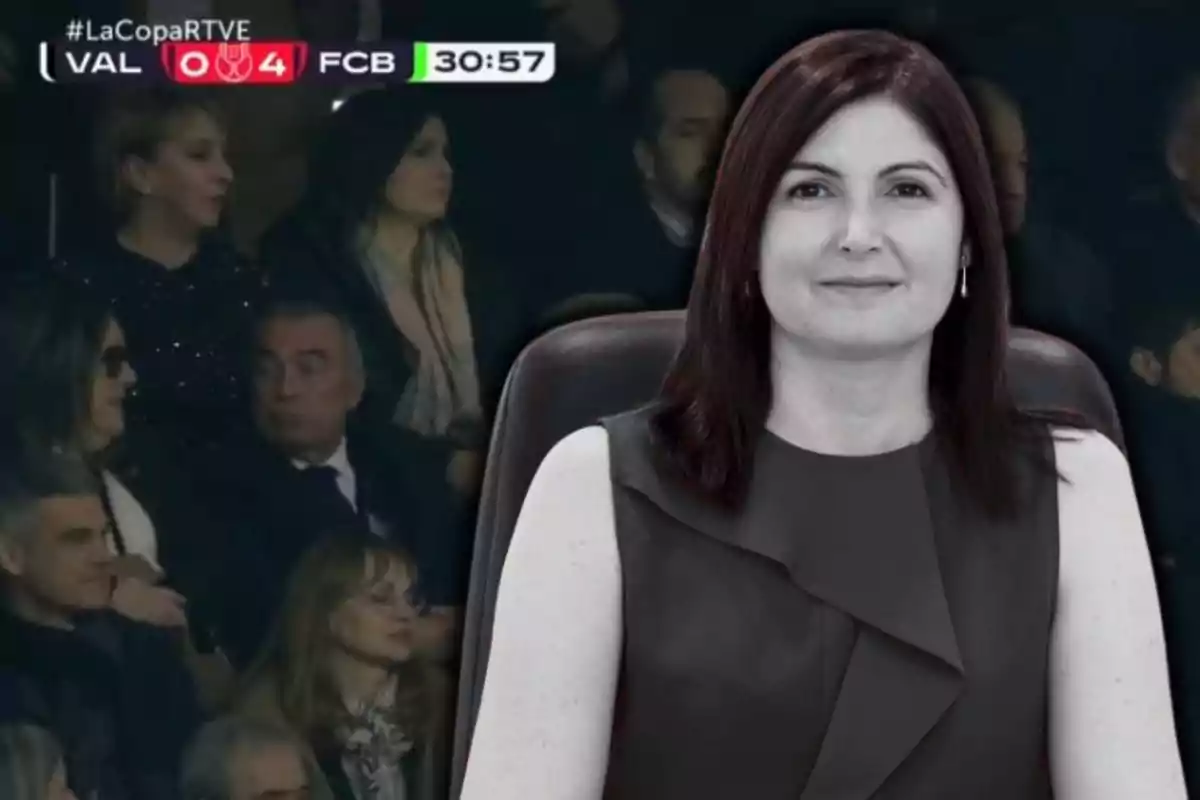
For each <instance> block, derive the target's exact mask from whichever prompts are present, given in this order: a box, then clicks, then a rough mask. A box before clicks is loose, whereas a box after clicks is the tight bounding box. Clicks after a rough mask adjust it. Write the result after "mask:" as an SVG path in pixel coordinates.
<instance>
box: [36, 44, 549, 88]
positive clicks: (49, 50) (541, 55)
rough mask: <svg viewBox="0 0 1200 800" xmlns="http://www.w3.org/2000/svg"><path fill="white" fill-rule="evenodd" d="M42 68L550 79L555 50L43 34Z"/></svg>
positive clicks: (89, 74)
mask: <svg viewBox="0 0 1200 800" xmlns="http://www.w3.org/2000/svg"><path fill="white" fill-rule="evenodd" d="M38 68H39V72H40V74H41V76H42V79H43V80H45V81H48V82H50V83H126V84H131V83H137V82H145V83H163V82H170V83H177V84H185V85H210V86H211V85H248V86H253V85H280V84H289V83H297V82H303V83H327V84H335V85H342V86H344V85H353V84H355V83H369V84H379V83H545V82H546V81H548V80H550V78H552V77H553V76H554V69H555V52H554V45H553V44H551V43H548V42H526V43H521V42H459V43H439V42H396V43H378V44H369V45H368V44H363V43H361V42H355V43H351V44H348V45H346V46H344V47H341V46H329V45H321V46H319V47H318V46H315V45H310V44H308V43H305V42H295V41H280V42H253V41H252V42H164V43H162V44H159V45H153V44H148V43H106V44H103V45H100V44H95V43H74V42H66V43H64V42H42V43H41V45H40V50H39V64H38Z"/></svg>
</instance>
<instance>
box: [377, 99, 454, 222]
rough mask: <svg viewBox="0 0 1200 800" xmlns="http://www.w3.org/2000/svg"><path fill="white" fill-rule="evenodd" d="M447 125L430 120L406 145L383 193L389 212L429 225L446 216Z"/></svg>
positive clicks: (449, 174)
mask: <svg viewBox="0 0 1200 800" xmlns="http://www.w3.org/2000/svg"><path fill="white" fill-rule="evenodd" d="M449 147H450V140H449V137H448V135H447V133H446V125H445V123H444V122H442V120H441V119H440V118H438V117H430V118H429V119H428V120H426V121H425V124H424V125H423V126H422V127H421V129H420V130H419V131H417V135H416V136H414V137H413V140H412V142H410V143H409V145H408V149H407V150H405V151H404V156H403V157H402V158H401V159H400V163H399V164H397V165H396V168H395V169H394V170H392V174H391V175H390V176H389V177H388V180H387V185H386V187H385V189H384V193H385V197H386V200H387V205H388V207H389V208H390V210H391V211H393V212H395V213H397V214H400V215H402V216H405V217H408V218H411V219H413V220H414V221H416V222H418V223H419V224H428V223H430V222H434V221H436V220H439V219H441V218H442V217H444V216H445V215H446V206H447V205H448V204H449V202H450V191H451V189H452V188H453V178H454V170H453V169H452V168H451V166H450V160H449V157H450V154H449Z"/></svg>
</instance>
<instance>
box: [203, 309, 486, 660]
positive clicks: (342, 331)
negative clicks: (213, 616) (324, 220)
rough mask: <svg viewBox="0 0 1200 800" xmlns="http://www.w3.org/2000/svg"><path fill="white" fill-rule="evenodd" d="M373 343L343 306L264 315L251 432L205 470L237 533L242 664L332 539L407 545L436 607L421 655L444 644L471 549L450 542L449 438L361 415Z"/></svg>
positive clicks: (233, 555)
mask: <svg viewBox="0 0 1200 800" xmlns="http://www.w3.org/2000/svg"><path fill="white" fill-rule="evenodd" d="M366 345H367V343H360V341H359V339H358V336H357V335H356V332H355V330H354V327H353V326H352V325H351V323H350V321H349V317H348V316H347V315H346V313H345V312H344V310H343V309H342V308H340V307H338V306H336V305H331V304H329V303H328V302H326V301H324V300H322V299H320V298H314V297H311V296H308V295H306V294H304V293H296V294H292V293H288V294H280V293H272V294H271V295H269V296H268V297H267V298H265V300H264V302H263V305H262V307H261V309H259V313H258V325H257V326H256V329H255V337H254V341H253V351H252V352H251V353H250V355H251V359H250V361H251V366H252V370H253V376H252V380H251V381H250V385H251V387H252V391H251V396H250V401H251V402H250V409H249V411H250V413H251V417H252V419H253V422H254V430H253V434H252V435H251V436H249V437H243V436H241V434H240V431H239V432H235V435H234V436H233V437H231V441H228V442H226V443H225V444H224V445H223V446H222V447H219V448H216V449H215V452H214V453H213V455H214V462H213V463H212V464H211V465H210V466H209V467H208V469H207V472H208V473H209V474H210V475H211V481H210V492H211V495H210V496H211V498H212V500H213V503H214V506H213V508H215V509H218V513H219V514H220V515H221V516H222V517H223V518H224V519H226V520H227V524H226V527H227V529H228V532H229V535H228V542H229V544H228V548H227V552H228V555H227V556H226V558H225V561H224V563H223V564H222V568H223V581H224V582H225V585H226V587H227V588H226V594H227V596H228V597H230V598H231V600H232V602H233V607H232V608H230V609H229V610H228V611H227V612H226V614H225V616H226V617H227V618H228V623H227V624H226V625H225V628H226V629H227V631H228V633H227V637H228V639H229V649H230V655H231V656H232V657H233V659H234V661H235V663H236V664H238V666H241V667H245V666H247V665H248V664H250V663H252V662H253V659H254V656H255V654H256V652H257V650H258V648H259V646H260V645H261V644H262V642H263V641H264V639H265V638H266V634H267V632H268V631H269V630H270V627H271V624H272V621H273V619H274V617H275V614H276V612H277V610H278V607H279V604H280V602H281V601H282V597H283V587H284V585H285V583H286V581H287V578H288V575H289V574H290V573H291V571H292V569H293V568H294V567H295V565H296V563H297V562H298V561H299V559H300V557H301V555H302V554H303V553H304V552H305V551H306V550H307V549H308V548H309V547H311V546H312V545H313V544H315V543H316V542H318V541H320V540H322V539H324V538H325V537H327V536H329V535H331V534H334V533H347V534H353V535H365V536H368V537H376V536H377V537H380V538H383V539H387V540H390V541H392V542H394V543H396V544H400V545H403V546H404V547H405V549H407V550H408V551H409V552H410V553H412V554H413V556H414V558H415V559H416V561H417V566H418V570H419V572H420V578H419V582H420V585H421V592H422V598H423V600H424V601H425V602H426V604H427V605H428V607H429V610H430V613H429V614H427V615H425V616H423V617H422V620H421V624H420V625H418V630H419V636H420V637H421V638H422V640H423V641H426V642H427V647H423V648H422V649H428V650H429V651H430V652H441V651H443V650H445V649H446V641H447V640H448V639H449V638H450V637H451V635H452V634H451V633H450V630H451V629H452V627H453V618H454V613H455V611H456V609H457V607H458V606H460V605H461V604H462V599H463V590H462V587H461V586H459V585H458V584H459V583H460V582H461V578H462V575H461V574H460V573H464V572H465V571H466V566H465V562H466V559H467V558H469V548H468V547H467V546H466V545H465V544H464V543H463V542H460V541H458V540H456V538H455V536H454V534H455V533H456V532H457V531H458V530H459V529H460V528H461V527H462V525H461V524H460V523H459V520H458V518H457V516H456V514H458V513H459V512H458V511H457V510H456V509H457V505H456V501H455V500H454V498H453V492H452V490H451V488H450V487H449V486H448V485H447V484H446V482H445V479H444V468H443V466H442V465H443V464H444V463H445V459H446V453H447V452H448V447H449V445H447V444H445V443H439V442H437V441H434V440H426V439H423V438H422V437H420V436H418V435H416V434H415V433H412V432H411V431H407V430H405V429H402V428H401V427H400V426H395V425H386V426H383V427H382V428H381V427H380V426H378V425H372V424H367V423H366V422H365V421H364V420H363V419H362V418H361V417H360V416H359V405H360V403H361V402H362V401H363V398H364V395H365V394H366V391H367V383H368V381H367V372H370V369H369V368H367V367H365V366H364V362H369V361H370V360H371V359H368V358H367V357H366V354H365V353H364V351H363V349H362V348H363V347H366ZM374 377H375V379H376V382H377V383H379V382H383V381H384V379H383V378H380V377H379V373H378V371H376V372H375V373H374Z"/></svg>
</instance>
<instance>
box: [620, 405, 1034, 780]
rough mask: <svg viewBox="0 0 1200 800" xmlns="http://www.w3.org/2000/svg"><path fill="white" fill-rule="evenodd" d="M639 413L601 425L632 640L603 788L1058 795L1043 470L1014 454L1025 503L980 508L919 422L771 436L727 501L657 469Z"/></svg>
mask: <svg viewBox="0 0 1200 800" xmlns="http://www.w3.org/2000/svg"><path fill="white" fill-rule="evenodd" d="M648 420H649V412H648V410H646V409H643V410H640V411H635V412H631V413H628V414H624V415H620V416H617V417H612V418H609V419H606V420H605V421H604V425H605V428H606V429H607V430H608V434H609V440H610V453H611V459H612V476H613V493H614V504H615V512H616V532H617V540H618V546H619V549H620V558H621V570H622V574H623V580H624V601H623V602H624V638H625V641H624V653H623V656H622V667H621V676H620V683H619V691H618V698H617V703H616V709H615V711H616V714H615V719H614V730H613V737H612V749H611V754H610V761H609V773H608V782H607V788H606V793H605V797H606V799H607V800H707V799H708V798H712V800H733V799H734V798H737V799H738V800H740V799H741V798H746V799H747V800H784V799H785V798H786V799H787V800H868V798H870V800H967V799H968V798H969V799H970V800H1046V799H1047V798H1050V797H1051V790H1050V779H1049V773H1048V761H1047V756H1046V752H1047V733H1046V722H1047V667H1048V661H1049V644H1050V631H1051V623H1052V618H1053V615H1054V606H1055V596H1056V591H1057V582H1058V501H1057V486H1056V482H1055V477H1054V475H1053V474H1052V472H1051V471H1048V470H1045V469H1044V468H1042V469H1040V470H1039V468H1038V467H1037V466H1036V465H1035V464H1034V463H1033V461H1032V460H1031V462H1030V464H1029V465H1028V468H1024V467H1022V471H1021V476H1022V484H1023V489H1024V490H1026V491H1027V492H1028V493H1027V495H1026V496H1027V497H1028V498H1029V502H1028V503H1027V505H1026V507H1025V510H1024V511H1023V512H1022V514H1021V516H1020V519H1018V520H1016V521H1013V522H1007V523H1005V522H994V521H991V520H989V519H988V518H986V517H985V516H984V515H982V514H981V513H979V512H978V511H976V510H975V509H974V508H973V507H971V506H970V505H968V504H966V503H963V502H960V501H959V500H957V499H956V498H957V497H958V496H959V495H958V493H957V492H956V491H955V488H954V487H953V486H952V483H951V476H950V473H949V470H948V469H947V467H946V464H945V462H944V461H943V460H942V459H941V458H940V457H939V455H938V452H937V450H938V448H937V447H936V445H935V444H934V439H933V437H932V436H931V437H928V438H927V439H926V440H925V441H923V442H921V443H920V444H917V445H913V446H910V447H907V448H904V449H901V450H898V451H895V452H892V453H888V454H884V455H880V456H870V457H861V458H854V457H837V456H823V455H817V454H814V453H810V452H806V451H802V450H800V449H798V448H795V447H793V446H791V445H789V444H786V443H785V442H783V441H782V440H780V439H778V438H777V437H775V436H773V435H771V434H764V436H763V438H762V441H761V443H760V446H759V449H758V453H757V456H756V461H755V468H754V478H753V481H752V484H751V489H750V493H749V495H748V499H747V502H746V504H745V506H744V507H743V509H742V510H741V511H740V512H738V513H736V514H728V513H725V512H722V511H720V510H717V509H714V508H712V507H710V506H707V505H705V504H704V502H703V501H701V500H699V499H697V498H696V497H695V496H694V495H691V494H689V493H688V492H687V491H686V490H685V489H684V488H683V487H682V486H680V485H677V484H674V483H673V482H672V481H671V479H670V478H669V477H667V474H666V473H665V472H663V471H661V470H660V469H657V468H656V467H655V461H656V456H655V455H654V453H653V451H652V449H651V446H650V439H649V429H648ZM1045 447H1046V448H1051V447H1052V445H1051V443H1050V441H1049V438H1048V437H1047V439H1046V442H1045ZM1050 457H1051V458H1052V450H1051V454H1050Z"/></svg>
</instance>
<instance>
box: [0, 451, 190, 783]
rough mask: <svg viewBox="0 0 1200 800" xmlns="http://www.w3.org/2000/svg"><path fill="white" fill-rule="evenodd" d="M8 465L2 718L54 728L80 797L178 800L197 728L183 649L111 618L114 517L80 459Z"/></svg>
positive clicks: (157, 632) (148, 629) (0, 642)
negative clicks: (183, 762)
mask: <svg viewBox="0 0 1200 800" xmlns="http://www.w3.org/2000/svg"><path fill="white" fill-rule="evenodd" d="M11 466H12V467H15V468H16V469H10V471H6V474H5V475H4V478H3V481H2V483H3V486H2V487H0V569H2V570H3V575H2V577H3V586H4V590H5V591H4V597H3V611H2V612H0V697H3V699H4V702H3V704H2V707H3V712H4V721H10V722H30V723H34V724H37V725H41V726H43V727H45V728H46V729H47V730H49V731H50V732H51V733H52V734H53V735H54V736H55V738H56V739H57V740H58V741H59V742H60V743H61V744H62V746H63V750H64V754H65V762H66V769H67V775H68V778H69V780H70V786H71V789H72V791H74V792H75V793H76V794H77V795H78V796H80V797H93V796H99V797H102V798H104V800H170V798H173V797H176V796H177V785H178V778H179V776H178V764H179V757H180V754H181V752H182V750H183V747H184V745H185V743H186V741H187V739H188V737H189V736H190V735H191V733H192V732H193V730H194V729H195V728H196V724H197V722H198V709H197V707H196V703H195V698H194V697H193V690H192V686H191V683H190V680H189V678H188V675H187V673H186V671H185V669H184V667H183V663H182V661H181V660H180V658H179V656H178V652H177V650H176V645H175V643H174V642H172V641H171V639H170V636H169V635H168V634H167V633H165V632H164V631H163V630H162V629H160V628H156V627H153V626H149V625H142V624H140V623H137V622H133V621H131V620H128V619H126V618H125V617H122V616H120V615H118V614H115V613H113V612H111V611H110V610H109V608H108V607H109V604H110V602H111V594H112V588H111V582H112V572H113V566H114V564H113V557H112V554H111V553H110V551H109V549H108V543H107V541H106V522H107V520H106V517H105V514H104V504H103V503H102V502H101V500H100V496H99V494H98V492H97V488H96V485H95V481H94V476H93V475H92V473H91V471H90V470H89V469H88V468H87V467H86V466H85V465H84V464H83V462H82V460H81V459H77V458H74V457H72V456H70V455H67V454H61V455H57V456H54V455H47V456H46V457H45V458H43V459H41V460H40V461H39V462H38V463H32V462H31V463H27V464H13V465H11Z"/></svg>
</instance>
